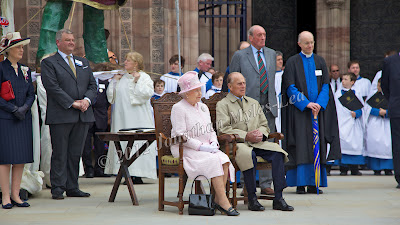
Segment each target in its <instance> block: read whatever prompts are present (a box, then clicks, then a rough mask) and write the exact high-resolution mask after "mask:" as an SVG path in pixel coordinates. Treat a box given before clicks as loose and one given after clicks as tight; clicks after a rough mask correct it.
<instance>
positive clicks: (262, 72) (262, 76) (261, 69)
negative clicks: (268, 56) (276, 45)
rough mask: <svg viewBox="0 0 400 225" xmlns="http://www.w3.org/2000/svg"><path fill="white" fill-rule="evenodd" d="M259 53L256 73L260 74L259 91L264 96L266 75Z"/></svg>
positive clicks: (266, 86) (266, 81) (266, 84)
mask: <svg viewBox="0 0 400 225" xmlns="http://www.w3.org/2000/svg"><path fill="white" fill-rule="evenodd" d="M260 53H261V51H257V60H258V72H259V73H260V90H261V92H262V93H264V94H266V93H267V92H268V75H267V71H266V70H265V65H264V62H263V60H262V58H261V55H260Z"/></svg>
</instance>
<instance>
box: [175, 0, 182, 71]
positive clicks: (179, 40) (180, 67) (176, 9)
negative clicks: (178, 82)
mask: <svg viewBox="0 0 400 225" xmlns="http://www.w3.org/2000/svg"><path fill="white" fill-rule="evenodd" d="M175 11H176V35H177V39H178V58H179V59H178V60H179V61H178V62H179V76H181V75H182V66H181V34H180V32H181V31H180V26H179V0H175Z"/></svg>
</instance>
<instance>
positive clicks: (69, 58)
mask: <svg viewBox="0 0 400 225" xmlns="http://www.w3.org/2000/svg"><path fill="white" fill-rule="evenodd" d="M67 58H68V62H69V67H70V68H71V70H72V72H73V73H74V75H75V77H76V70H75V67H74V64H73V62H72V60H71V56H70V55H67Z"/></svg>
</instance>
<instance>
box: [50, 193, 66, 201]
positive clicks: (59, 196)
mask: <svg viewBox="0 0 400 225" xmlns="http://www.w3.org/2000/svg"><path fill="white" fill-rule="evenodd" d="M51 198H52V199H55V200H62V199H64V195H63V194H52V195H51Z"/></svg>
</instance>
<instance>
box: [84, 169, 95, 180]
mask: <svg viewBox="0 0 400 225" xmlns="http://www.w3.org/2000/svg"><path fill="white" fill-rule="evenodd" d="M85 177H86V178H93V177H94V171H93V170H92V169H88V170H87V171H86V173H85Z"/></svg>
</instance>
